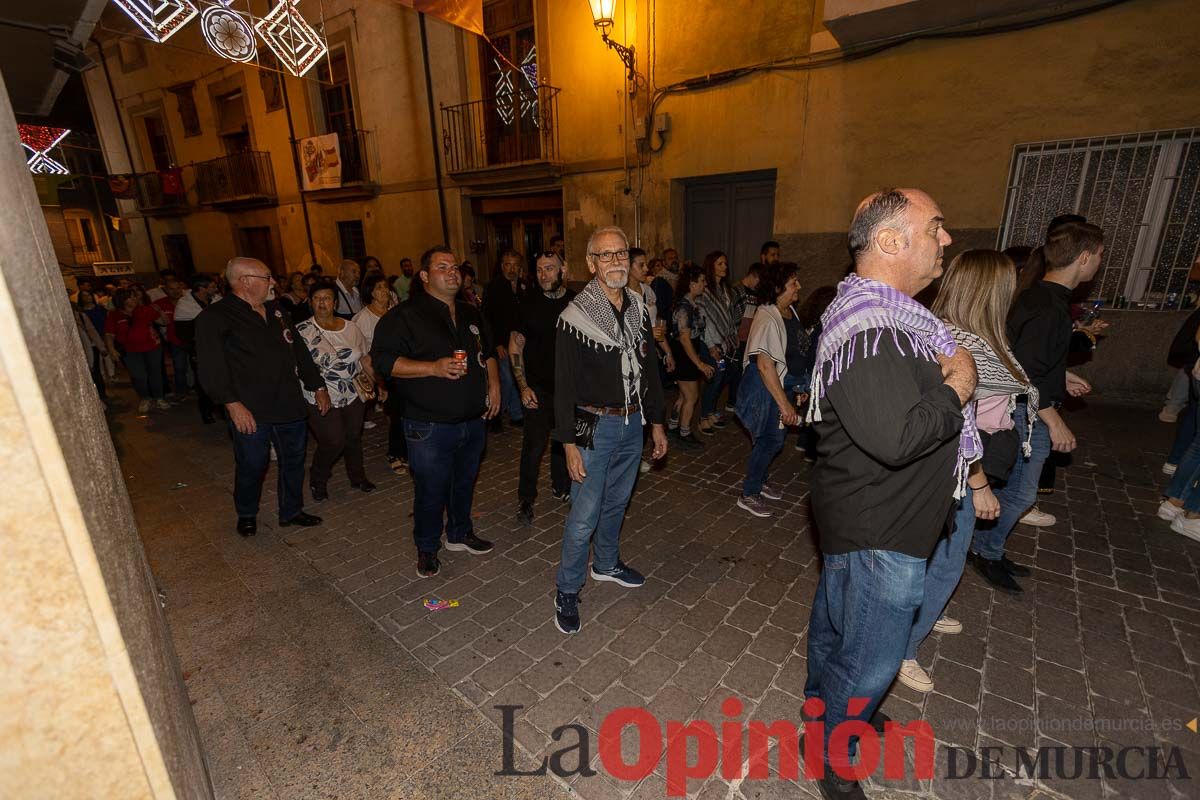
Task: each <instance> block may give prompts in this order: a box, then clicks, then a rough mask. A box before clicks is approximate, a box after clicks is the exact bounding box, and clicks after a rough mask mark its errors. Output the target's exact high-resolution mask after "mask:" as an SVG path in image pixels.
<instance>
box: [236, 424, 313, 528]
mask: <svg viewBox="0 0 1200 800" xmlns="http://www.w3.org/2000/svg"><path fill="white" fill-rule="evenodd" d="M256 428H257V429H256V430H255V431H254V433H250V434H245V433H238V430H237V428H235V427H233V423H232V422H230V423H229V431H230V433H231V434H232V436H233V461H234V465H235V466H234V474H233V505H234V508H236V509H237V515H238V516H239V517H257V516H258V501H259V500H260V499H261V498H262V484H263V476H264V475H266V474H267V465H268V464H270V462H271V445H272V444H274V445H275V454H276V455H277V456H278V457H279V464H278V469H279V484H278V494H279V520H280V522H287V521H288V520H290V519H291V518H292V517H294V516H296V515H297V514H299V513H300V512H301V511H303V510H304V453H305V447H306V445H307V444H308V429H307V428H306V427H305V423H304V420H302V419H298V420H296V421H295V422H262V421H259V422H258V423H257V426H256Z"/></svg>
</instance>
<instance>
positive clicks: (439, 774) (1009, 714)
mask: <svg viewBox="0 0 1200 800" xmlns="http://www.w3.org/2000/svg"><path fill="white" fill-rule="evenodd" d="M126 402H128V401H126ZM195 417H196V414H195V413H194V409H193V408H192V407H191V406H190V405H185V406H180V407H178V408H176V409H175V410H173V411H171V412H167V413H165V414H154V415H151V416H150V417H149V418H148V419H145V418H142V419H139V418H135V416H134V415H133V413H132V412H131V411H130V410H129V408H128V405H127V406H126V410H125V411H123V412H118V413H117V414H115V415H113V420H114V423H113V430H114V438H115V440H116V442H117V446H118V451H119V453H120V455H121V458H122V463H123V465H124V467H125V472H126V478H127V481H128V484H129V487H130V492H131V494H132V495H133V499H134V504H135V509H136V510H137V514H138V520H139V524H140V527H141V533H142V537H143V540H144V542H145V545H146V551H147V556H148V559H149V561H150V566H151V568H152V571H153V573H154V575H155V578H156V579H157V581H158V583H159V585H160V586H161V588H162V590H163V591H164V592H165V593H166V597H167V615H168V620H169V622H170V624H171V628H172V633H173V636H174V639H175V644H176V649H177V651H178V653H179V656H180V661H181V667H182V669H183V670H184V674H185V679H186V681H187V685H188V689H189V692H190V694H191V696H192V699H193V702H194V709H195V711H196V715H197V719H198V722H199V724H200V728H201V734H202V737H203V739H204V743H205V746H206V749H207V751H208V755H209V760H210V767H211V769H212V771H213V779H214V783H215V784H216V785H217V787H218V793H219V796H221V797H253V798H266V797H277V798H281V800H282V799H284V798H286V800H294V799H296V798H307V797H330V798H348V797H364V798H368V797H369V798H375V797H397V798H408V797H412V798H426V797H446V798H466V797H480V798H500V797H505V798H508V797H520V798H524V797H530V798H534V797H550V796H555V795H558V794H559V793H561V792H563V791H564V790H563V787H562V786H561V784H560V783H559V782H558V781H557V780H556V779H555V778H553V777H552V776H547V777H520V778H518V777H496V776H494V775H493V773H494V772H495V771H497V770H499V769H500V768H501V763H502V762H501V734H500V730H499V727H498V724H499V721H500V717H499V712H497V711H496V710H495V708H494V707H495V706H498V705H518V706H521V707H522V710H521V712H520V713H519V715H518V716H517V722H516V726H515V733H516V738H517V740H518V742H519V743H520V745H521V748H522V749H523V751H524V752H522V749H519V750H518V766H519V767H520V768H522V769H529V768H530V766H531V765H532V764H533V763H535V761H540V760H541V758H542V757H543V756H544V755H546V754H548V753H551V752H554V751H555V750H558V749H560V748H561V747H563V746H565V745H566V744H573V743H574V734H568V735H567V737H566V738H565V739H564V743H556V742H555V741H554V740H553V739H552V734H553V732H554V730H555V729H556V728H557V727H558V726H562V725H566V724H569V723H572V722H578V723H581V724H582V725H584V726H586V727H587V729H588V730H589V731H590V732H591V736H590V739H591V755H592V756H593V758H594V763H593V766H595V767H596V768H597V769H598V774H596V775H595V776H594V777H588V778H582V777H575V778H573V780H572V781H571V784H570V789H571V790H573V791H574V792H576V793H577V794H578V795H579V796H582V797H585V798H626V797H638V798H656V797H664V796H665V793H666V784H665V777H666V771H665V770H666V761H665V758H664V759H663V761H662V762H660V763H659V766H658V768H657V769H656V770H655V771H654V773H653V774H651V775H650V776H649V777H647V778H645V779H644V780H642V781H640V782H618V781H616V780H615V779H613V778H611V777H610V776H608V775H607V774H606V773H605V772H604V771H603V770H602V769H600V767H599V758H598V756H597V744H598V739H599V737H598V733H597V731H598V729H599V725H600V720H602V719H603V717H604V715H605V714H606V713H607V712H608V711H610V710H612V709H614V708H617V707H620V706H629V705H632V706H645V707H647V708H649V710H650V711H651V712H652V713H653V714H654V715H655V716H656V717H657V718H658V719H659V720H662V721H665V720H681V721H682V720H688V719H705V720H709V721H711V722H713V723H714V724H719V723H720V722H723V721H725V720H726V719H727V717H726V716H725V715H724V714H723V713H722V710H721V707H720V706H721V702H722V701H723V700H724V699H725V698H727V697H729V696H736V697H738V698H740V699H741V700H742V702H743V704H744V713H743V714H742V716H741V719H753V720H764V721H773V720H779V719H789V720H793V721H797V722H798V721H799V708H800V704H801V698H802V687H803V684H804V679H805V675H806V666H805V657H804V652H805V632H806V625H807V622H808V615H809V604H810V603H811V600H812V595H813V590H814V587H815V584H816V580H817V575H818V560H819V559H818V557H817V550H816V546H815V542H814V539H813V535H812V533H811V531H810V527H809V522H808V515H807V475H808V466H807V465H806V464H805V463H804V461H803V460H802V459H801V457H800V453H799V452H798V451H796V450H794V449H793V447H792V443H793V441H794V439H792V438H789V440H788V443H787V446H786V447H785V449H784V452H783V453H782V454H781V456H780V458H779V460H778V461H777V462H776V465H775V470H774V474H773V478H774V480H775V481H776V482H778V483H780V484H782V485H783V486H784V487H785V489H786V497H785V500H783V501H781V502H777V503H773V504H772V506H773V508H774V509H775V511H776V515H775V516H774V518H772V519H769V520H760V519H755V518H753V517H750V516H749V515H748V514H746V513H745V512H743V511H741V510H739V509H737V508H736V507H735V506H734V503H735V501H736V498H737V496H738V492H739V488H740V482H741V478H742V470H743V467H744V464H745V459H746V456H747V453H748V450H749V447H748V443H747V441H746V438H745V436H744V435H743V434H742V433H741V431H740V430H739V429H738V428H736V427H735V426H730V428H729V429H727V430H725V431H723V432H720V433H719V434H718V435H717V436H716V437H714V438H712V439H708V440H707V441H706V444H707V445H708V446H707V448H706V449H705V450H704V451H703V452H698V453H694V454H693V453H678V452H673V453H671V454H670V455H669V457H668V461H667V464H666V465H665V466H664V467H663V468H661V469H656V470H654V471H652V472H650V473H648V474H645V475H642V476H641V477H640V479H639V482H638V486H637V489H636V490H635V494H634V499H633V503H632V505H631V507H630V509H629V514H628V516H627V519H626V522H625V526H624V529H623V534H622V558H623V559H624V560H625V561H627V562H628V563H629V564H631V565H633V566H635V567H636V568H638V569H639V570H641V571H643V572H644V573H646V575H647V582H646V585H645V586H644V587H643V588H641V589H637V590H627V589H622V588H620V587H618V586H616V585H614V584H611V583H602V584H595V583H592V582H589V584H588V585H587V587H586V588H585V589H584V591H583V594H582V600H581V613H582V615H583V629H582V631H581V633H580V634H579V635H576V636H573V637H567V636H564V635H562V634H560V633H559V632H558V631H557V630H556V629H555V627H554V623H553V575H554V570H555V568H556V566H557V561H558V553H559V541H560V534H561V530H562V523H563V520H564V515H565V510H566V508H565V507H564V506H561V505H559V504H558V503H557V502H556V501H554V500H553V499H552V498H551V497H550V492H549V485H548V478H547V468H548V465H546V466H544V467H543V482H542V487H541V492H542V496H541V497H540V498H539V500H538V503H537V508H536V510H537V518H536V520H535V523H534V525H533V526H532V527H531V528H522V527H521V526H519V525H518V524H517V522H516V520H515V511H516V487H517V462H518V453H519V448H520V437H521V433H520V431H519V430H516V429H512V428H506V430H505V432H504V433H502V434H501V435H499V436H492V437H491V438H490V440H489V445H488V452H487V454H486V457H485V460H484V464H483V469H482V471H481V474H480V480H479V485H478V489H477V492H476V501H475V508H476V512H477V513H476V520H475V521H476V530H477V533H478V534H479V535H480V536H481V537H483V538H486V539H490V540H493V541H494V542H495V543H496V550H495V551H494V553H492V554H490V555H487V556H481V557H473V556H470V555H468V554H466V553H448V552H445V551H443V554H442V573H441V574H440V575H439V576H438V577H437V578H435V579H432V580H419V579H418V578H417V577H416V572H415V550H414V547H413V544H412V538H411V520H410V509H411V499H412V493H411V483H410V480H409V479H408V477H407V476H404V477H396V476H394V475H393V474H392V473H391V472H390V471H389V470H388V469H387V466H386V464H385V462H384V459H383V453H384V451H383V442H384V438H385V435H386V423H384V422H383V421H382V420H381V419H380V418H379V417H375V419H377V420H379V421H380V424H379V426H378V427H376V428H374V429H373V430H371V431H368V432H367V441H368V447H367V467H368V474H369V476H370V477H371V479H372V480H374V481H376V482H377V483H378V484H379V487H380V488H379V490H377V491H376V492H375V493H374V494H372V495H369V496H366V495H362V494H360V493H357V492H352V491H351V489H350V487H349V485H348V482H347V481H346V478H345V476H344V473H343V472H341V468H340V467H339V468H338V470H337V471H335V477H334V479H333V481H332V482H331V483H330V487H329V488H330V500H328V501H326V502H325V503H322V504H320V505H316V504H312V503H310V504H308V505H307V506H306V508H307V510H309V511H311V512H313V513H318V514H320V515H322V516H323V517H324V518H325V523H324V525H322V526H320V527H318V528H314V529H287V530H276V529H275V525H274V514H273V513H272V512H273V509H274V502H275V499H274V476H273V475H270V476H268V481H267V490H266V491H265V493H264V500H263V513H262V514H261V515H260V518H259V520H260V527H259V534H258V536H257V537H254V538H252V539H242V538H241V537H238V536H237V535H236V534H235V533H234V531H233V521H234V518H233V511H232V502H231V498H230V493H229V488H228V487H229V486H230V485H231V483H232V478H231V473H232V468H233V459H232V452H231V449H230V447H229V444H228V441H227V439H226V437H225V434H224V431H223V430H222V429H221V428H220V426H208V427H204V426H201V425H200V424H199V423H198V422H196V421H195ZM1068 420H1069V423H1070V424H1071V425H1072V426H1073V427H1074V429H1075V431H1076V433H1077V434H1078V437H1079V440H1080V442H1081V445H1080V448H1079V450H1077V451H1076V453H1075V454H1074V456H1073V463H1072V465H1071V466H1070V467H1069V468H1067V469H1065V470H1060V472H1059V484H1058V487H1057V491H1056V493H1055V494H1054V495H1053V496H1052V497H1050V498H1047V499H1045V500H1044V501H1043V502H1042V503H1041V508H1042V509H1043V510H1045V511H1048V512H1051V513H1053V514H1055V515H1056V516H1057V517H1058V523H1057V524H1056V525H1055V526H1053V527H1052V528H1047V529H1041V530H1035V529H1033V528H1028V527H1024V526H1021V527H1019V528H1018V529H1017V531H1016V533H1014V535H1013V537H1012V539H1011V540H1010V552H1011V553H1012V554H1013V556H1014V558H1015V559H1016V560H1019V561H1022V562H1023V563H1027V564H1030V565H1031V566H1032V567H1033V577H1032V578H1028V579H1024V580H1023V581H1022V582H1023V584H1024V585H1025V587H1026V592H1025V594H1024V596H1023V597H1019V598H1013V597H1009V596H1007V595H1002V594H999V593H994V592H993V591H991V590H990V589H989V588H987V586H986V585H985V584H984V583H983V581H982V579H980V578H979V577H978V576H977V575H976V574H975V573H974V571H972V570H971V569H970V568H969V567H968V571H967V574H966V576H965V577H964V580H963V582H962V584H961V586H960V587H959V589H958V591H957V593H956V595H955V596H954V599H953V601H952V603H951V606H950V608H949V611H948V613H949V615H950V616H953V617H955V618H958V619H960V620H961V621H962V622H963V626H964V630H963V632H962V633H961V634H958V635H939V634H936V633H935V634H933V635H932V636H931V637H930V639H929V640H928V641H927V642H926V644H925V646H924V648H923V651H922V652H921V654H920V661H921V663H922V664H923V665H926V666H927V667H928V668H929V670H930V673H931V675H932V678H933V680H934V682H935V690H934V691H933V692H932V693H930V694H928V695H920V694H918V693H916V692H913V691H910V690H908V689H907V688H905V687H903V686H900V685H899V684H897V685H896V686H895V687H894V688H893V691H892V693H891V695H890V696H889V697H888V699H887V701H886V703H885V704H884V710H885V711H886V712H887V713H888V714H890V715H891V716H892V717H893V718H895V719H896V720H898V721H901V722H906V721H910V720H915V719H925V720H928V721H929V722H930V723H931V724H932V726H933V729H934V731H935V733H936V735H937V737H938V740H939V742H941V743H943V744H947V745H957V746H960V747H965V748H970V749H973V750H978V749H979V748H983V747H989V746H1002V747H1004V748H1005V751H1004V752H1005V753H1007V755H1005V756H1002V757H1001V760H1002V761H1003V762H1005V763H1006V764H1007V765H1008V766H1009V767H1011V766H1012V764H1013V755H1012V752H1013V747H1016V746H1027V747H1033V746H1050V745H1056V744H1065V745H1077V746H1097V745H1099V746H1108V747H1113V748H1118V747H1122V746H1140V747H1147V746H1152V745H1156V744H1158V745H1161V746H1164V747H1166V746H1179V747H1180V748H1183V749H1182V750H1181V752H1182V755H1183V759H1184V762H1185V764H1186V766H1187V768H1188V770H1189V771H1194V770H1196V769H1200V736H1198V735H1197V734H1195V733H1193V732H1191V731H1189V730H1187V729H1185V728H1183V727H1182V724H1183V723H1185V722H1187V721H1189V720H1192V719H1193V718H1194V717H1195V716H1196V715H1197V713H1198V712H1200V694H1198V692H1197V678H1198V676H1200V583H1198V580H1197V565H1198V564H1200V545H1198V544H1196V543H1194V542H1191V541H1190V540H1188V539H1186V538H1184V537H1182V536H1180V535H1178V534H1175V533H1173V532H1171V531H1170V530H1169V529H1168V526H1167V523H1164V522H1161V521H1160V520H1158V519H1157V518H1156V517H1155V515H1154V512H1155V509H1156V506H1157V500H1158V497H1159V490H1160V488H1161V486H1162V484H1163V481H1162V475H1161V473H1160V472H1159V467H1160V466H1161V464H1162V461H1163V458H1164V453H1165V451H1166V449H1167V445H1168V444H1169V441H1170V437H1171V434H1172V429H1171V427H1170V426H1167V425H1164V424H1162V423H1160V422H1158V421H1157V420H1155V418H1154V412H1153V411H1150V410H1145V409H1130V408H1125V407H1118V406H1105V405H1102V404H1098V403H1097V404H1093V405H1092V407H1090V408H1088V409H1084V410H1080V411H1076V412H1072V413H1070V414H1069V416H1068ZM177 484H186V485H185V486H179V487H178V488H175V487H176V485H177ZM432 596H437V597H442V598H453V599H457V600H458V601H459V603H460V605H459V606H458V607H457V608H452V609H448V610H444V611H440V612H436V613H435V612H430V611H427V610H426V609H425V608H424V606H423V603H422V601H423V600H424V599H425V598H428V597H432ZM718 730H719V728H718ZM627 749H628V748H627ZM946 752H947V751H946V750H945V748H942V747H939V748H938V761H939V764H938V767H937V773H938V775H939V776H944V775H945V772H946V767H945V764H944V763H942V762H944V761H945V755H944V754H945V753H946ZM575 757H576V756H575V754H574V753H572V754H571V755H569V756H567V758H566V764H567V765H568V766H571V765H572V764H573V763H574V759H575ZM634 757H635V755H634V753H633V752H632V751H629V752H628V753H627V755H626V758H627V760H628V761H630V762H632V761H633V760H634ZM771 759H772V764H775V763H776V757H775V755H774V754H772V757H771ZM688 789H689V795H692V796H698V797H700V798H703V800H712V799H713V798H773V797H797V796H799V797H807V796H816V787H815V784H812V783H809V782H805V781H804V780H801V781H800V782H799V783H791V782H789V781H786V780H781V779H778V778H774V779H771V780H751V779H734V780H726V779H724V778H722V777H720V775H719V774H718V775H717V776H715V777H713V778H710V779H708V780H707V781H696V780H693V781H692V782H691V783H690V784H689V787H688ZM868 791H869V792H870V793H871V796H874V797H882V796H888V797H893V796H894V797H913V796H915V795H914V793H915V794H919V795H922V796H926V797H939V798H951V797H956V798H957V797H966V798H987V797H993V796H994V797H997V798H1024V797H1032V796H1039V797H1046V796H1055V797H1071V798H1101V797H1139V798H1140V797H1163V798H1167V797H1172V796H1175V797H1195V796H1196V795H1197V793H1196V791H1195V790H1194V789H1193V788H1192V786H1191V783H1190V781H1178V782H1177V781H1175V780H1142V781H1122V780H1120V779H1114V780H1109V779H1107V778H1104V779H1096V780H1089V779H1078V780H1070V781H1067V780H1056V779H1047V780H1045V781H1039V782H1037V783H1036V784H1035V783H1034V782H1028V781H1026V782H1018V781H1014V780H1012V779H1000V780H982V779H980V778H979V777H978V770H977V772H976V775H975V776H974V777H971V778H968V779H962V780H946V779H945V778H944V777H938V778H935V779H934V780H933V781H932V782H930V781H918V780H916V779H912V780H909V781H907V782H903V783H887V782H884V781H882V780H880V779H873V782H872V786H871V787H870V788H869V790H868Z"/></svg>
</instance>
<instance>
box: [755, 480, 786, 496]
mask: <svg viewBox="0 0 1200 800" xmlns="http://www.w3.org/2000/svg"><path fill="white" fill-rule="evenodd" d="M758 493H759V494H761V495H762V496H763V497H765V498H767V499H768V500H782V499H783V489H780V488H779V487H778V486H775V485H774V484H771V483H767V482H766V481H763V485H762V488H761V489H759V490H758Z"/></svg>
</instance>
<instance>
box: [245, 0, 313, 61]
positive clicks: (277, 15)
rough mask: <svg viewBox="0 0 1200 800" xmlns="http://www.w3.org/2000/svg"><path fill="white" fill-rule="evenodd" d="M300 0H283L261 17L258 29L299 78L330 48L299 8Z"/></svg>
mask: <svg viewBox="0 0 1200 800" xmlns="http://www.w3.org/2000/svg"><path fill="white" fill-rule="evenodd" d="M297 2H299V0H279V5H277V6H275V8H273V9H271V12H270V13H269V14H267V15H266V16H265V17H263V18H262V19H261V20H259V21H258V24H257V25H255V26H254V29H255V30H256V31H258V35H259V36H261V37H262V40H263V41H264V42H266V43H267V47H270V48H271V51H272V52H274V53H275V55H276V56H278V57H279V61H280V62H281V63H282V64H283V66H284V67H286V68H287V70H288V72H290V73H292V74H293V75H295V76H296V77H297V78H299V77H301V76H303V75H304V73H306V72H308V71H309V70H310V69H312V68H313V66H314V65H315V64H316V63H317V62H318V61H320V60H321V57H322V56H324V55H325V53H326V52H327V51H328V49H329V48H328V47H327V46H326V44H325V40H324V39H322V38H321V35H320V34H319V33H317V32H316V31H315V30H313V27H312V26H311V25H309V24H308V23H307V22H306V21H305V20H304V17H302V16H300V12H299V11H297V10H296V3H297Z"/></svg>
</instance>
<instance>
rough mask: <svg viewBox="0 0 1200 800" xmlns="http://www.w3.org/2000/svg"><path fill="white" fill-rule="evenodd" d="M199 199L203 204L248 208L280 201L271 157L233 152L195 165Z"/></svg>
mask: <svg viewBox="0 0 1200 800" xmlns="http://www.w3.org/2000/svg"><path fill="white" fill-rule="evenodd" d="M195 170H196V197H197V199H198V200H199V201H200V202H201V203H203V204H204V205H211V206H247V205H270V204H272V203H275V202H277V195H276V191H275V170H274V168H273V167H272V166H271V154H270V153H265V152H261V151H257V150H247V151H246V152H243V153H232V154H230V155H227V156H221V157H220V158H214V159H210V160H208V161H201V162H200V163H198V164H196V165H195Z"/></svg>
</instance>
